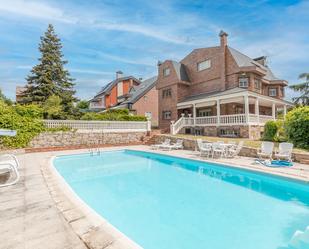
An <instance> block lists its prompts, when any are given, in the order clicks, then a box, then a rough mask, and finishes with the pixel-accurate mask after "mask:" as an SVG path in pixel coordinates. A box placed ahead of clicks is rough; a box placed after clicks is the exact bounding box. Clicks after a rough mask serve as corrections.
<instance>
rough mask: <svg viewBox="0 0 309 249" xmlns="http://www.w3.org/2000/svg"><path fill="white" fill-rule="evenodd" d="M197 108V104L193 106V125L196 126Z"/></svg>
mask: <svg viewBox="0 0 309 249" xmlns="http://www.w3.org/2000/svg"><path fill="white" fill-rule="evenodd" d="M195 119H196V107H195V104H193V125H194V126H195V125H196V120H195Z"/></svg>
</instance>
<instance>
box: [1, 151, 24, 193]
mask: <svg viewBox="0 0 309 249" xmlns="http://www.w3.org/2000/svg"><path fill="white" fill-rule="evenodd" d="M18 167H19V162H18V160H17V158H16V156H14V155H11V154H5V155H0V174H2V173H7V172H9V173H10V174H12V172H14V175H15V179H14V180H13V181H10V182H8V183H4V184H0V187H6V186H10V185H13V184H15V183H17V182H18V181H19V178H20V176H19V173H18Z"/></svg>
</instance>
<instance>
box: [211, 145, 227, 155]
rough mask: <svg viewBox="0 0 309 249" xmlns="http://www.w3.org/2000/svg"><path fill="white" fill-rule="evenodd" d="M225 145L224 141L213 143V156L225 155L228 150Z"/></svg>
mask: <svg viewBox="0 0 309 249" xmlns="http://www.w3.org/2000/svg"><path fill="white" fill-rule="evenodd" d="M225 148H226V147H225V146H224V143H222V142H216V143H213V144H212V158H214V157H215V155H218V156H220V157H223V156H225V154H226V151H225Z"/></svg>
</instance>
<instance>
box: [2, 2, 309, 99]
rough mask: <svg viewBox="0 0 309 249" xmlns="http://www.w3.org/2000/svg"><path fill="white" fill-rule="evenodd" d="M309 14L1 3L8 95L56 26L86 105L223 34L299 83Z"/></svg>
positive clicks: (302, 10) (284, 9) (302, 7)
mask: <svg viewBox="0 0 309 249" xmlns="http://www.w3.org/2000/svg"><path fill="white" fill-rule="evenodd" d="M308 13H309V1H296V0H282V1H267V0H261V1H250V0H237V1H236V0H229V1H224V0H217V1H206V0H194V1H181V0H179V1H176V0H165V1H148V0H131V1H127V0H126V1H124V0H107V1H103V0H92V1H82V0H71V1H69V0H62V1H58V0H53V1H52V0H10V1H7V0H0V33H1V36H0V88H2V90H3V91H4V93H5V94H6V95H7V96H8V97H10V98H12V99H14V98H15V97H14V96H15V87H16V85H24V84H25V77H26V76H27V74H28V73H29V70H30V69H31V67H32V66H33V65H35V64H36V63H37V58H38V56H39V53H38V50H37V47H38V43H39V38H40V36H41V35H42V33H43V32H45V30H46V28H47V25H48V23H52V24H53V25H54V26H55V29H56V32H57V34H58V35H59V37H60V38H61V39H62V42H63V46H64V48H63V52H64V54H65V59H67V60H68V61H69V64H68V65H67V68H68V69H69V70H70V72H71V74H72V76H73V77H74V78H75V79H76V90H77V95H78V97H80V98H90V97H91V96H92V95H93V94H95V93H96V92H97V91H98V90H99V89H100V88H101V87H102V86H103V85H105V84H106V83H108V82H109V81H110V80H112V79H114V77H115V71H117V70H122V71H123V72H124V73H125V74H131V75H134V76H136V77H143V78H147V77H150V76H153V75H155V74H156V72H157V68H156V64H157V61H158V60H165V59H174V60H180V59H182V58H183V57H184V56H185V55H186V54H188V53H189V52H190V51H191V50H192V49H194V48H199V47H208V46H216V45H218V42H219V38H218V33H219V31H220V30H221V29H223V30H225V31H226V32H227V33H229V41H228V42H229V45H230V46H231V47H234V48H236V49H238V50H240V51H241V52H243V53H245V54H247V55H249V56H251V57H258V56H261V55H267V56H268V61H269V65H270V67H271V68H272V70H273V72H274V73H275V75H276V76H277V77H279V78H282V79H286V80H288V81H289V82H290V84H293V83H296V82H298V80H297V76H298V75H299V74H300V73H303V72H309V33H308V27H309V14H308ZM287 95H288V97H291V96H292V93H291V91H288V93H287Z"/></svg>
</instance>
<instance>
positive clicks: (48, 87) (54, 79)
mask: <svg viewBox="0 0 309 249" xmlns="http://www.w3.org/2000/svg"><path fill="white" fill-rule="evenodd" d="M61 49H62V44H61V41H60V39H59V38H58V36H57V35H56V33H55V31H54V27H53V26H52V25H51V24H49V25H48V29H47V31H46V32H45V34H44V36H43V37H41V43H40V45H39V51H40V53H41V57H40V58H39V63H38V65H36V66H34V67H33V68H32V70H31V72H30V75H29V76H28V77H27V79H26V80H27V90H26V93H25V102H26V103H27V102H28V103H29V102H31V103H32V102H34V103H38V104H42V103H44V102H45V101H46V100H47V99H48V98H49V97H50V96H52V95H56V96H59V97H60V98H61V101H62V105H63V110H64V111H65V112H68V113H69V112H70V110H71V108H72V107H73V102H75V101H77V99H76V98H75V97H74V94H75V91H74V85H75V84H74V79H72V78H71V76H70V73H69V71H68V70H66V69H65V68H64V65H66V64H67V61H66V60H64V59H63V53H62V51H61Z"/></svg>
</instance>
